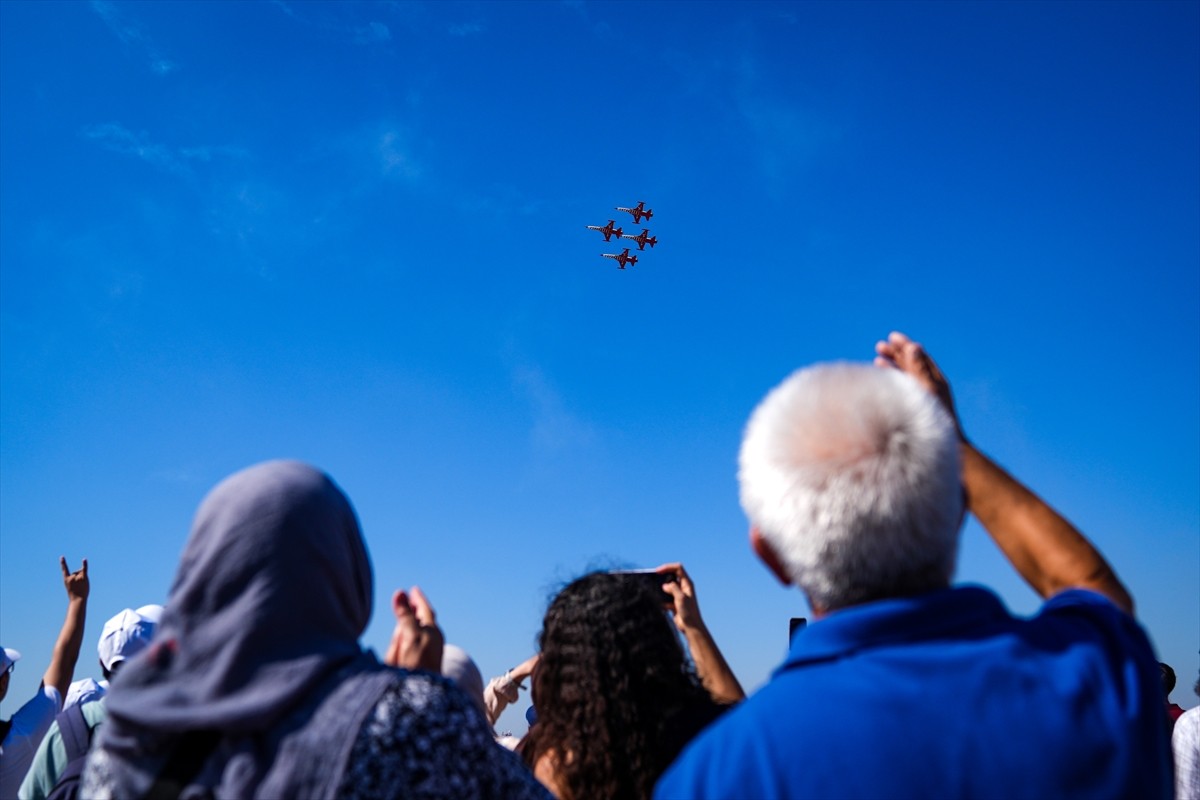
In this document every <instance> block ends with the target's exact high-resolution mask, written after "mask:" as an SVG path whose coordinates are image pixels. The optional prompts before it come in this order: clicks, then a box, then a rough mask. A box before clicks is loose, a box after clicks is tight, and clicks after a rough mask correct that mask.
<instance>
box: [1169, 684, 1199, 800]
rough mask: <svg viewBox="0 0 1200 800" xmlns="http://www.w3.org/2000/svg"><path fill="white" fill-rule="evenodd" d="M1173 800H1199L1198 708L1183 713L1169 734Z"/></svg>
mask: <svg viewBox="0 0 1200 800" xmlns="http://www.w3.org/2000/svg"><path fill="white" fill-rule="evenodd" d="M1171 749H1172V750H1174V751H1175V800H1200V706H1197V707H1196V708H1193V709H1192V710H1191V711H1185V712H1183V716H1182V717H1180V718H1179V719H1177V720H1176V721H1175V731H1174V732H1173V733H1172V734H1171Z"/></svg>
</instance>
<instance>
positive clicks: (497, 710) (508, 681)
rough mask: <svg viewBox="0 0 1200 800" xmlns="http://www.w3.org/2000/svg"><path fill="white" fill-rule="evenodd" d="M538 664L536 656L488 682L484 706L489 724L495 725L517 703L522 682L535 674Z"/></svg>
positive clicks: (484, 691) (484, 690) (484, 695)
mask: <svg viewBox="0 0 1200 800" xmlns="http://www.w3.org/2000/svg"><path fill="white" fill-rule="evenodd" d="M537 662H538V655H537V654H534V655H532V656H530V657H529V658H527V659H525V660H524V661H522V662H521V663H520V664H518V665H517V666H515V667H513V668H512V669H510V670H509V671H508V672H506V673H504V674H503V675H499V676H497V677H495V678H492V679H491V680H490V681H488V685H487V686H485V687H484V689H483V705H484V706H485V707H486V708H487V717H488V722H490V723H492V724H493V725H495V724H496V720H498V719H500V715H501V714H503V713H504V709H506V708H508V706H509V704H510V703H515V702H517V700H518V698H519V697H520V689H521V681H523V680H525V679H526V678H528V677H529V676H530V675H532V674H533V668H534V667H535V666H537Z"/></svg>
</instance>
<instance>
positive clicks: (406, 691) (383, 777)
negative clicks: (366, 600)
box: [338, 673, 552, 800]
mask: <svg viewBox="0 0 1200 800" xmlns="http://www.w3.org/2000/svg"><path fill="white" fill-rule="evenodd" d="M442 680H443V679H440V678H434V677H433V676H428V675H424V674H422V673H411V674H409V676H408V678H407V679H406V680H405V681H403V682H402V683H399V684H395V685H393V686H392V687H391V688H389V689H388V690H387V691H386V692H385V693H384V695H383V697H382V698H380V701H379V703H378V704H377V705H376V706H375V710H374V712H373V713H372V714H371V716H370V717H368V718H367V721H366V723H365V724H364V725H363V727H362V730H361V731H360V732H359V735H358V741H357V742H356V743H355V745H354V749H353V750H351V751H350V761H349V763H348V764H347V766H346V773H345V775H344V776H343V778H342V785H341V787H340V788H339V789H338V796H339V797H342V798H348V800H358V799H359V798H362V799H363V800H367V798H372V799H373V798H381V797H411V798H448V799H449V798H454V799H455V800H457V798H496V800H505V799H507V798H512V800H523V799H524V798H529V799H530V800H534V799H535V798H536V800H551V798H552V795H551V794H550V793H549V792H548V791H546V789H545V788H544V787H543V786H542V785H541V784H540V783H538V781H537V779H535V778H534V777H533V775H532V774H531V773H530V772H529V770H528V769H527V768H526V767H525V765H524V764H523V763H521V759H520V758H519V757H517V755H516V754H515V753H513V752H511V751H509V750H507V749H506V748H504V747H502V746H501V745H499V744H497V743H496V741H495V739H494V737H493V735H492V731H491V727H490V726H489V725H488V724H487V720H485V719H484V717H483V714H482V713H481V712H480V710H479V709H478V708H476V707H475V706H474V705H472V703H471V701H470V700H469V699H468V698H467V697H466V695H464V694H463V693H462V692H459V691H445V690H444V688H443V686H442V685H441V682H442Z"/></svg>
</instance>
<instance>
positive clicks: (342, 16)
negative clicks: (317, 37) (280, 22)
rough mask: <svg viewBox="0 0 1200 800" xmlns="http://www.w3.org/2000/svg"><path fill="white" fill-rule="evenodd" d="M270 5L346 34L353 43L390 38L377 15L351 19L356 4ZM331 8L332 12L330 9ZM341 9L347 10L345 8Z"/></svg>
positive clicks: (276, 0)
mask: <svg viewBox="0 0 1200 800" xmlns="http://www.w3.org/2000/svg"><path fill="white" fill-rule="evenodd" d="M271 5H273V6H275V8H277V9H279V10H280V11H281V12H283V14H285V15H286V16H287V17H288V18H289V19H291V20H292V21H293V22H296V23H298V24H300V25H304V26H306V27H309V28H313V29H315V30H318V31H324V32H328V33H332V34H334V35H335V36H337V37H338V38H348V39H350V40H351V41H352V42H354V43H355V44H359V45H385V44H387V43H389V42H391V41H392V30H391V28H389V27H388V26H387V24H385V23H383V22H380V21H379V20H376V19H372V20H368V21H366V22H360V21H356V20H354V19H351V17H353V16H355V13H354V9H355V7H353V6H351V4H349V3H345V4H342V3H332V4H324V5H318V4H316V3H308V4H299V3H288V2H285V0H271ZM331 9H332V13H330V11H331ZM344 9H350V10H349V11H344ZM339 12H340V13H339Z"/></svg>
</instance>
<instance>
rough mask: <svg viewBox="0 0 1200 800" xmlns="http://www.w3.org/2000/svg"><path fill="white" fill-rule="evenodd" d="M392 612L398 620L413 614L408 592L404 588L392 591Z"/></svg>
mask: <svg viewBox="0 0 1200 800" xmlns="http://www.w3.org/2000/svg"><path fill="white" fill-rule="evenodd" d="M392 614H393V615H394V616H395V617H396V620H397V621H400V620H402V619H407V618H408V617H411V616H413V607H412V604H411V603H409V601H408V594H407V593H406V592H405V591H404V590H403V589H397V590H396V591H394V592H392Z"/></svg>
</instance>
